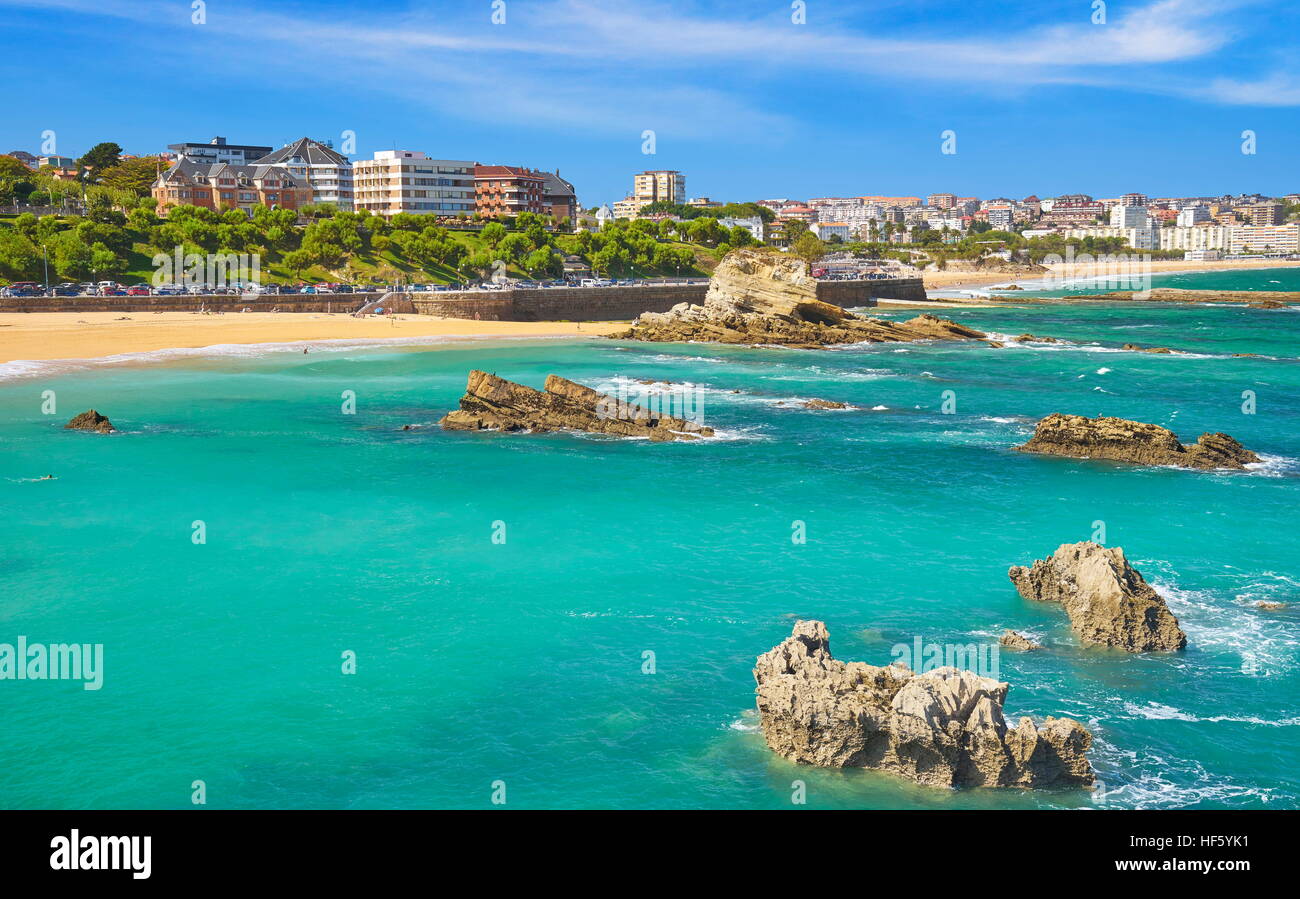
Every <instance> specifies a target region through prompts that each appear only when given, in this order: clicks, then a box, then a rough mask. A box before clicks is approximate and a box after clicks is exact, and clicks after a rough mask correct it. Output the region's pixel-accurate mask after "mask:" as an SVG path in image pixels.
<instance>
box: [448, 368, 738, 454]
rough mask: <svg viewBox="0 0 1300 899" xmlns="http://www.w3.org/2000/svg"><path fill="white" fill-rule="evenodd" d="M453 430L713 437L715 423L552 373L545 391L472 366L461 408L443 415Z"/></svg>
mask: <svg viewBox="0 0 1300 899" xmlns="http://www.w3.org/2000/svg"><path fill="white" fill-rule="evenodd" d="M440 424H441V425H442V426H443V427H444V428H446V429H447V430H451V431H535V432H540V431H559V430H571V431H591V432H593V433H597V434H612V435H615V436H619V437H649V438H650V439H651V440H655V441H668V440H694V439H696V438H697V437H711V436H712V435H713V429H712V428H706V427H703V426H702V425H700V424H699V423H698V422H694V421H688V420H685V419H681V418H673V417H671V416H667V415H661V414H658V413H657V412H655V411H653V410H650V409H646V408H645V407H643V406H638V405H635V404H632V403H627V402H624V401H621V400H619V399H616V398H615V397H612V396H608V395H606V394H603V393H600V392H598V391H595V390H592V389H591V388H590V387H584V386H583V385H581V384H575V383H574V382H573V381H569V380H567V379H565V378H561V377H560V376H559V375H548V376H547V378H546V387H545V390H534V389H533V388H532V387H526V386H524V385H523V384H516V383H514V382H513V381H507V380H506V379H505V378H498V377H497V376H496V375H490V374H488V373H487V372H484V371H478V370H475V371H471V372H470V373H469V380H468V383H466V385H465V395H464V396H463V397H461V400H460V408H459V409H455V410H453V411H451V412H448V413H447V414H446V415H444V416H443V418H442V421H441V422H440Z"/></svg>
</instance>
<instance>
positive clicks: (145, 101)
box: [0, 0, 1300, 206]
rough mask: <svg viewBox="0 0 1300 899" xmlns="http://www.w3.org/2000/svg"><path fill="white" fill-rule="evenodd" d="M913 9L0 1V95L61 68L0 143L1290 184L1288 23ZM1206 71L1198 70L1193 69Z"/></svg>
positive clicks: (599, 166)
mask: <svg viewBox="0 0 1300 899" xmlns="http://www.w3.org/2000/svg"><path fill="white" fill-rule="evenodd" d="M795 6H797V4H796V5H795ZM929 6H930V4H921V5H920V6H919V7H915V8H909V7H907V6H904V5H901V4H892V5H886V6H885V7H884V8H883V9H882V8H881V7H880V5H879V4H876V5H873V6H872V7H871V8H870V9H868V8H867V7H865V6H861V5H854V4H847V5H841V4H836V5H835V6H834V7H831V6H830V5H829V4H828V5H826V6H825V8H823V5H822V4H817V3H813V4H807V5H805V7H804V10H803V14H804V17H805V19H806V24H802V25H800V24H795V23H794V22H793V21H791V20H792V18H795V17H797V15H798V13H799V10H798V9H794V10H793V11H792V7H791V5H790V4H784V3H779V4H773V7H772V9H771V10H768V11H766V12H765V13H763V14H762V15H758V14H756V13H755V12H753V11H747V12H741V11H740V10H741V7H740V6H739V5H737V4H722V3H700V4H682V3H674V4H644V3H637V4H624V3H612V4H602V6H601V7H596V6H593V5H590V4H587V3H583V2H577V0H562V2H549V3H541V4H523V3H508V4H504V5H501V6H500V10H499V12H500V13H501V14H502V16H503V18H504V22H502V23H501V24H498V25H494V24H492V17H493V16H494V15H495V14H497V12H498V9H497V5H496V4H488V3H464V4H454V5H452V6H451V7H448V8H446V9H441V10H439V11H437V13H436V14H435V13H430V12H427V11H424V12H421V11H419V10H418V9H416V8H415V7H413V6H411V5H408V4H378V5H376V4H368V5H367V6H366V7H365V9H366V10H367V11H369V15H363V14H362V13H361V11H360V7H359V5H358V4H356V3H352V2H343V0H331V2H324V3H317V4H313V5H312V6H311V7H303V6H297V5H292V4H286V3H260V4H257V5H256V6H252V5H249V4H245V3H241V2H234V0H231V2H225V0H212V2H208V3H207V4H206V6H203V7H202V9H201V12H202V18H203V21H202V22H201V23H198V24H195V23H192V22H191V19H192V18H193V17H195V16H198V15H199V11H198V10H195V11H192V10H191V5H190V4H188V3H176V2H160V3H150V2H142V3H131V4H127V3H121V2H106V3H98V4H91V3H87V2H83V0H0V23H2V24H3V27H4V30H5V31H6V32H7V33H8V34H9V35H10V36H11V37H12V42H11V46H12V51H11V52H10V53H9V54H7V55H6V57H5V61H4V63H3V66H4V69H3V71H5V73H6V74H7V75H8V76H9V77H10V79H11V81H13V80H15V79H17V80H19V81H20V80H21V79H22V78H23V77H24V73H30V72H31V71H32V68H33V66H40V65H48V63H49V60H50V59H51V58H52V57H58V56H61V55H64V54H77V55H78V58H79V60H84V66H83V72H84V74H83V76H82V77H80V78H78V79H75V80H71V81H69V82H66V83H64V84H61V91H60V94H59V102H58V103H57V104H52V103H51V102H50V100H49V97H48V95H43V94H41V93H39V92H28V93H19V94H18V95H17V96H15V97H14V98H13V103H12V104H11V108H10V114H9V116H8V117H6V119H5V122H4V123H3V125H0V151H4V152H8V151H9V150H11V149H22V150H27V151H29V152H33V153H36V152H38V151H39V150H40V144H41V141H42V134H43V132H45V131H47V130H50V131H53V132H55V135H56V137H57V149H56V152H58V153H60V154H62V155H72V156H75V155H80V153H81V152H84V151H85V149H88V148H89V146H91V145H93V144H94V143H97V142H99V141H101V140H112V141H116V142H118V143H119V144H121V145H122V147H123V148H124V150H125V151H126V152H128V153H134V154H140V155H144V154H149V153H156V152H159V151H160V150H161V149H163V148H165V147H166V146H167V145H168V144H169V143H174V142H176V141H178V140H191V141H203V140H207V139H209V138H210V137H212V136H213V135H214V134H221V135H224V136H226V137H227V138H228V139H229V140H230V141H231V142H232V143H258V144H270V145H272V146H277V147H278V146H280V145H282V144H284V143H287V142H290V141H292V140H295V139H297V138H299V137H302V136H303V135H310V136H312V137H314V138H318V139H323V140H333V141H334V143H335V144H336V146H337V145H338V144H339V143H340V142H342V141H343V140H344V139H345V136H344V135H345V132H353V133H354V134H355V150H356V152H355V153H352V154H350V155H351V158H352V159H353V160H354V161H355V160H357V159H364V158H369V157H371V156H372V155H373V153H374V152H375V151H379V150H389V149H404V150H416V151H421V152H425V153H427V154H428V155H430V156H431V157H434V158H457V159H463V158H471V157H472V158H475V159H477V160H478V161H480V162H483V163H491V164H508V165H528V166H533V167H536V168H541V169H547V170H551V171H554V170H556V169H559V171H560V172H561V174H562V175H563V176H564V177H565V178H566V179H568V180H570V181H573V182H574V183H575V185H576V186H577V188H578V193H579V197H580V199H581V200H582V202H583V205H584V206H593V205H597V204H600V203H612V202H614V201H617V200H619V199H621V198H622V197H624V196H626V195H627V193H628V186H629V185H628V181H629V177H628V176H629V174H630V173H632V172H636V171H642V170H647V169H673V170H680V171H683V172H685V173H686V174H687V175H688V177H689V178H690V187H689V192H690V195H691V196H709V197H712V198H714V199H721V200H735V201H742V200H757V199H762V198H765V197H775V196H789V197H798V198H803V199H808V198H811V197H819V196H856V195H861V194H862V193H864V192H872V193H881V194H899V195H908V194H921V195H925V194H928V193H933V192H936V191H947V192H952V193H956V194H958V195H961V196H979V197H995V196H1008V197H1022V196H1026V195H1029V194H1031V193H1032V194H1036V195H1038V196H1052V195H1055V194H1059V193H1074V192H1086V193H1089V194H1092V195H1094V196H1099V197H1107V196H1118V195H1120V194H1122V193H1126V192H1129V191H1133V190H1140V191H1143V192H1145V193H1147V194H1149V195H1151V196H1217V195H1221V194H1237V193H1248V192H1260V193H1264V194H1270V195H1274V196H1280V195H1283V194H1287V193H1294V192H1295V190H1296V188H1297V184H1296V177H1295V176H1294V175H1293V173H1292V166H1291V165H1289V163H1290V162H1291V161H1292V157H1291V154H1290V153H1289V152H1288V150H1290V148H1291V147H1292V146H1293V145H1294V141H1295V137H1296V136H1297V133H1300V128H1298V127H1297V123H1298V122H1300V111H1298V110H1297V104H1300V79H1297V77H1296V76H1295V73H1293V72H1291V71H1290V70H1289V69H1288V65H1289V64H1288V63H1287V62H1286V61H1285V51H1286V49H1287V48H1286V47H1285V46H1284V45H1282V44H1279V43H1278V39H1277V35H1281V34H1285V33H1286V31H1287V29H1286V28H1285V27H1284V25H1285V23H1286V22H1287V21H1297V22H1300V13H1297V12H1296V11H1287V10H1276V9H1273V10H1270V9H1268V8H1267V6H1266V5H1265V4H1262V3H1256V2H1237V3H1228V4H1213V5H1211V4H1208V3H1202V2H1194V0H1164V2H1156V3H1146V4H1141V5H1138V6H1124V7H1123V8H1121V7H1120V5H1119V4H1114V3H1112V4H1110V7H1111V8H1110V9H1109V10H1108V18H1109V21H1108V22H1107V23H1105V24H1095V25H1094V24H1091V22H1090V17H1091V16H1092V15H1093V13H1092V11H1091V10H1090V8H1089V6H1088V5H1087V4H1080V3H1044V4H1036V5H1034V7H1033V8H1032V9H1022V10H1021V11H1020V13H1019V14H1018V19H1019V20H1020V21H1022V22H1024V23H1025V24H1021V25H1018V26H1016V28H1014V29H1011V30H1007V29H1006V28H1005V27H1003V25H1004V23H1003V18H1004V17H1005V15H1006V13H1005V11H1004V10H1003V7H1002V6H1001V5H997V6H996V7H995V5H993V4H987V3H975V4H970V5H967V7H966V8H965V9H964V10H963V11H962V12H961V13H959V14H957V15H954V14H952V13H950V12H945V15H944V17H943V20H942V22H941V23H939V24H935V23H933V22H930V23H928V24H927V23H925V22H923V21H921V20H922V19H923V18H924V16H925V13H926V10H927V8H928V7H929ZM52 13H57V14H58V15H57V17H55V16H53V15H52ZM1035 23H1037V24H1035ZM1266 25H1267V26H1268V29H1269V30H1268V31H1264V30H1263V29H1264V28H1265V26H1266ZM674 29H676V30H677V31H678V32H680V33H687V32H688V33H690V34H691V35H692V36H693V40H692V41H674V40H673V39H672V36H673V34H674ZM895 32H898V33H902V32H906V33H907V34H908V35H909V38H908V39H907V40H901V39H896V38H894V37H891V36H890V35H891V34H893V33H895ZM919 34H920V35H924V36H923V37H917V35H919ZM232 35H235V36H238V37H239V38H240V39H239V40H237V41H233V42H232V41H231V37H232ZM1264 39H1267V41H1268V47H1269V49H1261V48H1260V47H1259V41H1261V40H1264ZM266 44H274V45H275V47H276V48H277V52H276V54H275V55H274V56H273V57H272V56H267V55H266V54H264V53H259V52H258V48H259V47H263V45H266ZM141 60H147V61H148V63H149V64H148V65H147V66H143V65H140V62H141ZM832 60H833V62H831V61H832ZM999 60H1000V61H999ZM1210 61H1213V63H1214V70H1215V71H1216V72H1217V73H1218V74H1217V75H1216V76H1215V77H1214V78H1212V79H1207V78H1204V77H1202V76H1200V75H1198V74H1197V70H1198V69H1199V68H1200V67H1201V66H1204V65H1205V64H1206V63H1207V62H1210ZM254 62H256V64H255V65H254V64H253V63H254ZM462 63H464V64H462ZM471 63H472V64H471ZM295 70H296V72H297V74H296V76H295V77H286V76H288V75H290V74H291V73H292V72H293V71H295ZM389 70H391V71H389ZM106 85H107V86H108V87H105V86H106ZM105 94H107V96H105ZM106 100H107V101H108V102H106ZM160 111H161V113H162V114H160ZM647 131H650V132H653V136H652V137H650V138H648V137H647V136H646V135H645V132H647ZM1246 132H1250V133H1251V135H1253V149H1254V151H1255V152H1254V153H1246V152H1243V148H1244V147H1245V146H1246V145H1247V144H1249V143H1250V142H1251V141H1250V139H1249V138H1247V137H1243V135H1244V134H1245V133H1246ZM521 135H526V138H525V139H524V140H521ZM945 138H946V139H947V144H946V148H947V149H955V150H956V152H955V153H944V152H943V150H944V149H945ZM723 140H725V141H726V142H725V143H721V142H720V141H723ZM649 145H653V149H654V150H655V152H654V153H653V154H647V153H643V152H642V150H643V149H644V148H646V147H647V146H649Z"/></svg>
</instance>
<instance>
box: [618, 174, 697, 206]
mask: <svg viewBox="0 0 1300 899" xmlns="http://www.w3.org/2000/svg"><path fill="white" fill-rule="evenodd" d="M630 199H633V200H638V201H642V205H645V204H648V203H685V202H686V176H685V175H683V174H682V173H681V172H676V171H670V170H659V171H647V172H641V173H640V174H637V175H633V176H632V196H631V198H630Z"/></svg>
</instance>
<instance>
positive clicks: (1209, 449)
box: [1016, 412, 1260, 469]
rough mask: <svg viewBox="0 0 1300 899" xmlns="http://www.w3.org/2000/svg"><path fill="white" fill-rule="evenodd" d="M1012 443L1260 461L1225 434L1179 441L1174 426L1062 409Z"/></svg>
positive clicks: (1152, 456)
mask: <svg viewBox="0 0 1300 899" xmlns="http://www.w3.org/2000/svg"><path fill="white" fill-rule="evenodd" d="M1016 449H1017V450H1019V451H1020V452H1024V453H1042V454H1045V455H1050V456H1070V457H1073V458H1076V459H1112V460H1115V461H1118V462H1135V463H1138V464H1141V465H1176V466H1179V467H1181V468H1198V469H1214V468H1235V469H1244V468H1245V467H1246V466H1247V465H1249V464H1251V463H1253V462H1258V461H1260V459H1259V456H1257V455H1255V454H1254V453H1252V452H1251V451H1250V450H1248V449H1246V448H1245V447H1244V446H1242V445H1241V444H1240V443H1238V442H1237V441H1236V440H1235V439H1234V438H1232V437H1229V436H1228V435H1227V434H1221V433H1215V434H1202V435H1201V436H1200V437H1199V438H1198V439H1197V441H1196V443H1190V444H1183V443H1180V442H1179V441H1178V437H1177V435H1176V434H1174V432H1173V431H1171V430H1169V429H1168V428H1162V427H1160V425H1153V424H1147V423H1145V422H1140V421H1130V420H1128V419H1126V418H1106V417H1102V416H1098V417H1097V418H1085V417H1084V416H1082V415H1064V414H1062V413H1060V412H1055V413H1053V414H1051V415H1049V416H1047V417H1046V418H1044V419H1043V420H1042V421H1040V422H1039V423H1038V427H1037V428H1035V430H1034V436H1033V437H1031V438H1030V439H1029V441H1028V442H1027V443H1025V444H1023V445H1022V446H1018V447H1016Z"/></svg>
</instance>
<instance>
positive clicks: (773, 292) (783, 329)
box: [610, 248, 985, 349]
mask: <svg viewBox="0 0 1300 899" xmlns="http://www.w3.org/2000/svg"><path fill="white" fill-rule="evenodd" d="M610 336H611V337H613V338H614V339H619V340H647V341H654V342H664V341H692V340H694V341H707V342H711V343H735V344H748V345H769V344H771V345H781V346H792V347H804V348H810V349H817V348H821V347H823V346H828V345H831V344H842V343H890V342H906V341H915V340H973V339H979V338H983V337H984V336H985V335H984V334H983V332H981V331H976V330H974V329H973V328H967V327H965V326H964V325H959V324H957V323H956V322H953V321H949V320H948V319H943V318H939V317H938V316H935V315H930V314H925V315H919V316H917V317H916V318H913V319H911V320H909V321H906V322H902V323H898V322H890V321H884V320H882V319H875V318H862V317H859V316H857V315H854V314H853V313H852V312H849V311H848V310H846V309H843V308H841V307H839V306H836V305H834V304H832V303H826V302H823V301H821V300H819V299H817V281H816V280H815V279H814V278H813V277H812V275H811V274H809V271H808V264H807V263H806V262H803V261H802V260H799V259H795V258H793V257H790V256H785V255H783V254H781V253H777V252H774V251H771V250H755V249H748V248H745V249H740V250H735V251H733V252H731V253H729V254H728V255H727V257H726V258H725V259H723V260H722V262H721V264H719V265H718V268H717V270H716V271H714V273H713V277H712V278H710V280H709V290H708V293H706V294H705V297H704V304H703V305H692V304H688V303H679V304H678V305H676V306H674V307H673V308H672V309H670V310H669V311H667V312H644V313H642V314H641V315H640V316H638V317H637V319H636V321H634V322H633V323H632V327H631V328H630V329H628V330H627V331H624V332H621V333H618V334H613V335H610Z"/></svg>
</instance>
